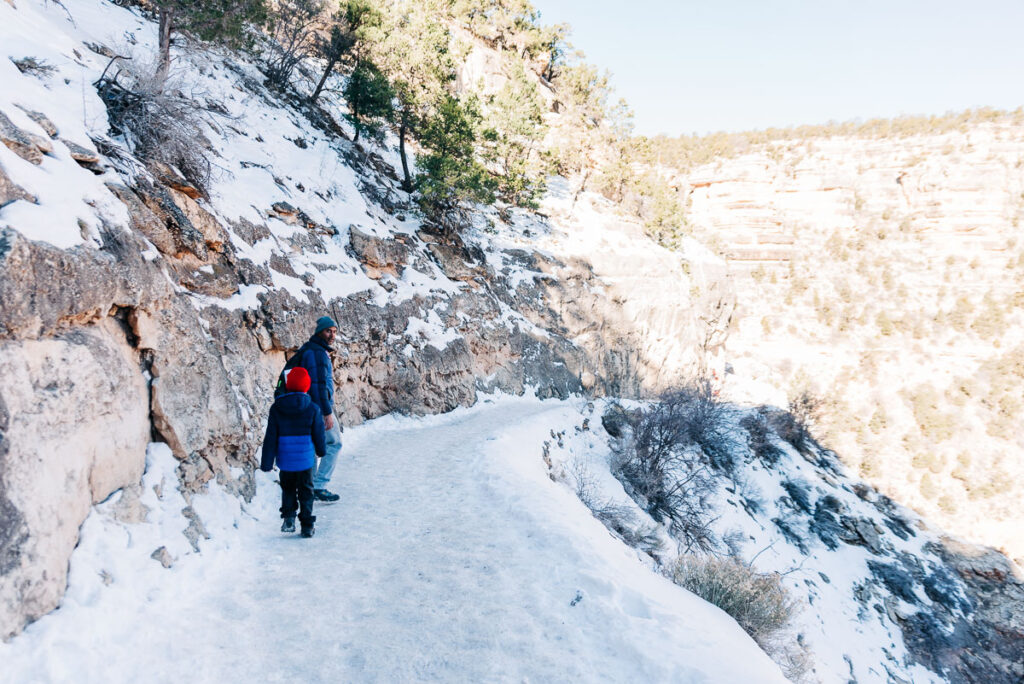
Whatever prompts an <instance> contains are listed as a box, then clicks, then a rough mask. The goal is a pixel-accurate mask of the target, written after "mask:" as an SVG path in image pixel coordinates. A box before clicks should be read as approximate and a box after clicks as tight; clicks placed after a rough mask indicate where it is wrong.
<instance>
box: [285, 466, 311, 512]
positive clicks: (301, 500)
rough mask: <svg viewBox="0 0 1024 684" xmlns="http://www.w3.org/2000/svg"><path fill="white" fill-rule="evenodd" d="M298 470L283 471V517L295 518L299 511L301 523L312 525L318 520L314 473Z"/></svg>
mask: <svg viewBox="0 0 1024 684" xmlns="http://www.w3.org/2000/svg"><path fill="white" fill-rule="evenodd" d="M314 470H315V468H310V469H309V470H297V471H294V472H289V471H285V470H282V471H281V473H280V475H281V478H280V479H281V517H282V518H294V517H295V511H296V509H298V511H299V522H301V523H302V524H303V525H312V524H313V522H314V521H315V520H316V516H315V515H313V471H314Z"/></svg>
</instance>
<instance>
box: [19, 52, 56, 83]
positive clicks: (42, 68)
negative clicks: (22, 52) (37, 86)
mask: <svg viewBox="0 0 1024 684" xmlns="http://www.w3.org/2000/svg"><path fill="white" fill-rule="evenodd" d="M11 61H12V62H14V66H16V67H18V71H20V72H21V73H23V74H28V75H29V76H35V77H36V78H49V77H50V76H53V75H54V74H55V73H57V67H55V66H53V65H52V64H50V63H49V62H47V61H46V60H45V59H36V58H35V57H22V58H21V59H14V58H13V57H12V58H11Z"/></svg>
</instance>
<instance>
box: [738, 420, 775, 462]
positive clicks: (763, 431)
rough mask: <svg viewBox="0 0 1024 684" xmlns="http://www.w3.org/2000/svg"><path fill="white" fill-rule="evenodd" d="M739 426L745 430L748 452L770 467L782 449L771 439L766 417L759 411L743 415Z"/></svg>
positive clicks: (770, 430)
mask: <svg viewBox="0 0 1024 684" xmlns="http://www.w3.org/2000/svg"><path fill="white" fill-rule="evenodd" d="M740 427H742V428H743V429H744V430H746V431H747V446H748V447H750V453H752V454H753V455H754V457H755V458H757V459H758V460H760V461H761V463H763V464H764V465H766V466H768V467H771V466H773V465H775V464H776V463H778V462H779V458H781V457H782V450H781V449H779V447H777V446H775V444H774V443H772V440H771V433H772V428H771V425H769V424H768V417H767V416H766V415H765V414H764V413H763V412H761V411H759V412H757V413H752V414H750V415H747V416H744V417H743V419H742V420H740Z"/></svg>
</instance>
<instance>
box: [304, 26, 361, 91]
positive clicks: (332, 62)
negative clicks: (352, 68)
mask: <svg viewBox="0 0 1024 684" xmlns="http://www.w3.org/2000/svg"><path fill="white" fill-rule="evenodd" d="M354 44H355V36H353V35H352V33H351V32H349V31H346V30H345V29H344V28H343V27H342V26H341V25H340V24H334V25H333V26H331V28H330V32H329V34H328V35H327V36H326V37H324V38H319V39H318V40H317V41H316V46H315V49H314V52H315V54H316V55H317V56H319V57H320V58H321V59H323V60H325V61H326V63H327V64H326V66H325V67H324V73H323V75H322V76H321V77H320V81H319V82H318V83H317V84H316V88H314V89H313V94H312V95H310V96H309V102H310V104H314V103H315V102H316V101H317V99H318V98H319V97H320V93H321V92H322V91H323V89H324V84H326V83H327V77H328V76H330V75H331V72H333V71H334V69H335V67H337V66H338V62H340V61H341V58H342V57H344V56H345V54H346V53H347V52H348V51H349V50H351V49H352V46H353V45H354Z"/></svg>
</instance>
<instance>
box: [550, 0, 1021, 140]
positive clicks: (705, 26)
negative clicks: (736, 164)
mask: <svg viewBox="0 0 1024 684" xmlns="http://www.w3.org/2000/svg"><path fill="white" fill-rule="evenodd" d="M533 3H534V6H535V7H536V8H537V9H538V10H540V11H541V19H542V22H543V23H545V24H554V23H559V22H568V23H569V24H571V25H572V27H573V36H572V39H571V40H572V42H573V44H574V45H576V46H577V47H579V48H582V49H583V50H584V51H585V52H586V53H587V57H588V60H589V61H591V62H593V63H595V64H597V65H598V66H600V67H603V68H606V69H608V70H609V71H611V72H612V75H613V83H614V85H615V89H616V91H617V92H618V93H619V95H620V96H622V97H624V98H625V99H626V100H627V101H628V102H629V103H630V105H631V106H632V108H633V111H634V112H635V114H636V126H637V132H638V133H643V134H647V135H651V134H655V133H659V132H665V133H669V134H681V133H694V132H697V133H707V132H712V131H719V130H726V131H740V130H750V129H756V128H767V127H770V126H790V125H799V124H814V123H824V122H826V121H829V120H837V121H846V120H850V119H868V118H872V117H877V116H883V117H892V116H898V115H900V114H943V113H945V112H948V111H959V110H963V109H967V108H968V107H977V106H991V107H996V108H999V109H1016V108H1017V107H1019V106H1022V105H1024V0H961V1H960V2H950V1H948V0H933V1H931V2H925V1H922V0H888V1H879V0H858V1H856V2H853V1H849V0H843V1H839V0H820V1H818V2H813V1H812V0H806V1H802V2H798V1H796V0H763V1H761V2H758V1H756V0H720V1H716V0H703V1H702V2H692V1H690V0H682V1H680V2H664V1H657V0H628V1H626V2H623V0H533Z"/></svg>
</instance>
